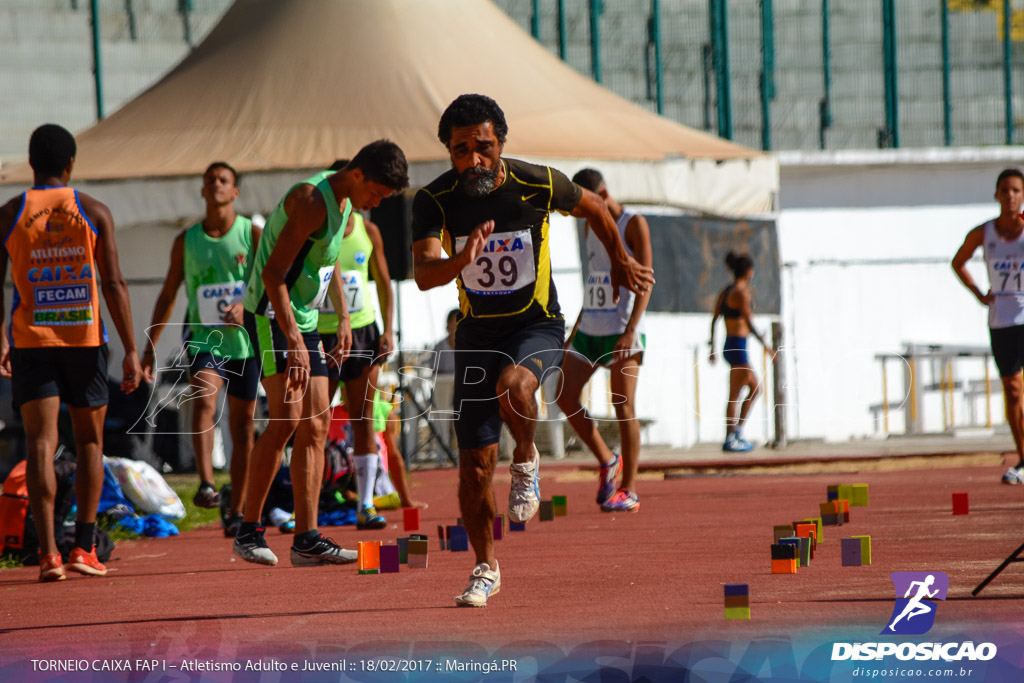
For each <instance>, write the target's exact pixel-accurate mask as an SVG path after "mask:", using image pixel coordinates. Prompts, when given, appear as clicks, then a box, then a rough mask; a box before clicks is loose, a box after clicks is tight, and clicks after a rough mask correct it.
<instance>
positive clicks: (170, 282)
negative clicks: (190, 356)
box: [142, 231, 185, 382]
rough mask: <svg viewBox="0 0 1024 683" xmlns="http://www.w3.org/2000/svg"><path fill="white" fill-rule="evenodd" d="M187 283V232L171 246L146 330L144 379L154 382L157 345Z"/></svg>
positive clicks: (181, 233) (179, 236) (143, 358)
mask: <svg viewBox="0 0 1024 683" xmlns="http://www.w3.org/2000/svg"><path fill="white" fill-rule="evenodd" d="M184 281H185V231H182V232H180V233H178V236H177V237H175V238H174V244H173V245H171V263H170V265H169V266H168V267H167V277H165V278H164V286H163V287H162V288H161V289H160V294H159V295H158V296H157V298H156V304H155V305H154V306H153V317H152V319H150V321H149V329H147V330H146V337H147V341H146V347H145V351H143V352H142V379H144V380H145V381H147V382H152V381H153V366H154V365H155V363H156V358H155V356H156V345H157V342H159V341H160V335H161V334H163V331H164V325H165V324H167V320H168V318H170V317H171V313H173V312H174V302H175V300H176V299H177V298H178V288H179V287H181V283H182V282H184Z"/></svg>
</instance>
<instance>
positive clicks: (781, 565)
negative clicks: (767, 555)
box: [771, 559, 797, 573]
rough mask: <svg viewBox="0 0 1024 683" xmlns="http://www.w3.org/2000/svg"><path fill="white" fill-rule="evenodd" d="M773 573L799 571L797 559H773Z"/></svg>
mask: <svg viewBox="0 0 1024 683" xmlns="http://www.w3.org/2000/svg"><path fill="white" fill-rule="evenodd" d="M771 572H772V573H797V560H795V559H793V560H772V561H771Z"/></svg>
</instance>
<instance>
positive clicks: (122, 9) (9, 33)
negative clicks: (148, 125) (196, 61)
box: [0, 0, 232, 160]
mask: <svg viewBox="0 0 1024 683" xmlns="http://www.w3.org/2000/svg"><path fill="white" fill-rule="evenodd" d="M231 4H232V0H0V44H2V45H3V51H2V55H0V92H3V93H4V98H5V106H4V111H3V115H2V127H0V158H4V159H8V160H21V159H23V158H24V154H25V145H26V141H27V140H28V136H29V134H31V132H32V130H33V129H34V128H35V127H36V126H38V125H39V124H40V123H42V122H54V123H59V124H61V125H63V126H65V127H66V128H68V129H69V130H72V131H79V130H82V129H84V128H87V127H88V126H90V125H92V124H93V123H95V122H96V120H97V119H100V118H103V117H105V116H107V115H109V114H111V113H113V112H114V111H116V110H117V109H118V108H119V107H120V106H121V105H123V104H125V103H126V102H128V101H130V100H131V99H132V98H134V97H135V96H137V95H138V94H139V93H141V92H142V91H143V90H145V89H146V88H147V87H149V86H151V85H152V84H153V83H155V82H156V81H157V80H158V79H159V78H160V77H161V76H163V75H164V74H165V73H166V72H167V71H169V70H170V69H171V68H173V67H174V65H175V64H177V63H178V62H179V61H181V59H182V58H183V57H185V55H187V54H188V52H189V50H191V48H192V47H194V46H195V45H196V44H198V43H199V42H200V41H201V40H202V39H203V38H204V37H205V36H206V34H207V33H208V32H209V31H210V29H211V28H213V26H214V25H215V24H216V22H217V21H218V20H219V19H220V17H221V16H222V15H223V13H224V12H225V11H226V10H227V8H228V7H230V6H231Z"/></svg>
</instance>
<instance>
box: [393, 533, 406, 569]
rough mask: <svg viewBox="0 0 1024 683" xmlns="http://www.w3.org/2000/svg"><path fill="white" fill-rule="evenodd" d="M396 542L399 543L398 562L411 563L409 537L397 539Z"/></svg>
mask: <svg viewBox="0 0 1024 683" xmlns="http://www.w3.org/2000/svg"><path fill="white" fill-rule="evenodd" d="M395 543H397V544H398V562H399V564H409V539H408V538H398V539H395Z"/></svg>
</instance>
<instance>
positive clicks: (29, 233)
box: [4, 187, 107, 348]
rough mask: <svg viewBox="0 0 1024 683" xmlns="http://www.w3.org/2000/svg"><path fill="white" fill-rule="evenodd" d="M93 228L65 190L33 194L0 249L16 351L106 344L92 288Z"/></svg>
mask: <svg viewBox="0 0 1024 683" xmlns="http://www.w3.org/2000/svg"><path fill="white" fill-rule="evenodd" d="M96 237H97V232H96V228H95V227H93V225H92V223H91V222H90V221H89V217H88V216H86V215H85V212H84V211H83V210H82V204H81V203H80V202H79V200H78V192H77V191H76V190H74V189H73V188H70V187H45V188H33V189H31V190H29V191H28V192H26V193H25V194H24V195H23V196H22V201H21V210H20V211H19V212H18V217H17V218H16V219H15V221H14V225H13V227H12V228H11V231H10V232H9V233H8V234H7V237H6V239H5V241H4V244H5V246H6V248H7V254H8V255H9V256H10V259H11V279H12V280H13V281H14V302H13V305H12V306H11V326H10V328H9V330H8V334H9V335H10V338H11V345H12V346H14V347H16V348H40V347H68V346H76V347H81V346H85V347H88V346H99V345H100V344H103V343H105V342H106V341H107V339H106V333H105V331H104V329H103V321H102V320H101V319H100V303H99V297H98V296H97V295H98V290H97V287H96V259H95V249H96Z"/></svg>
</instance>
